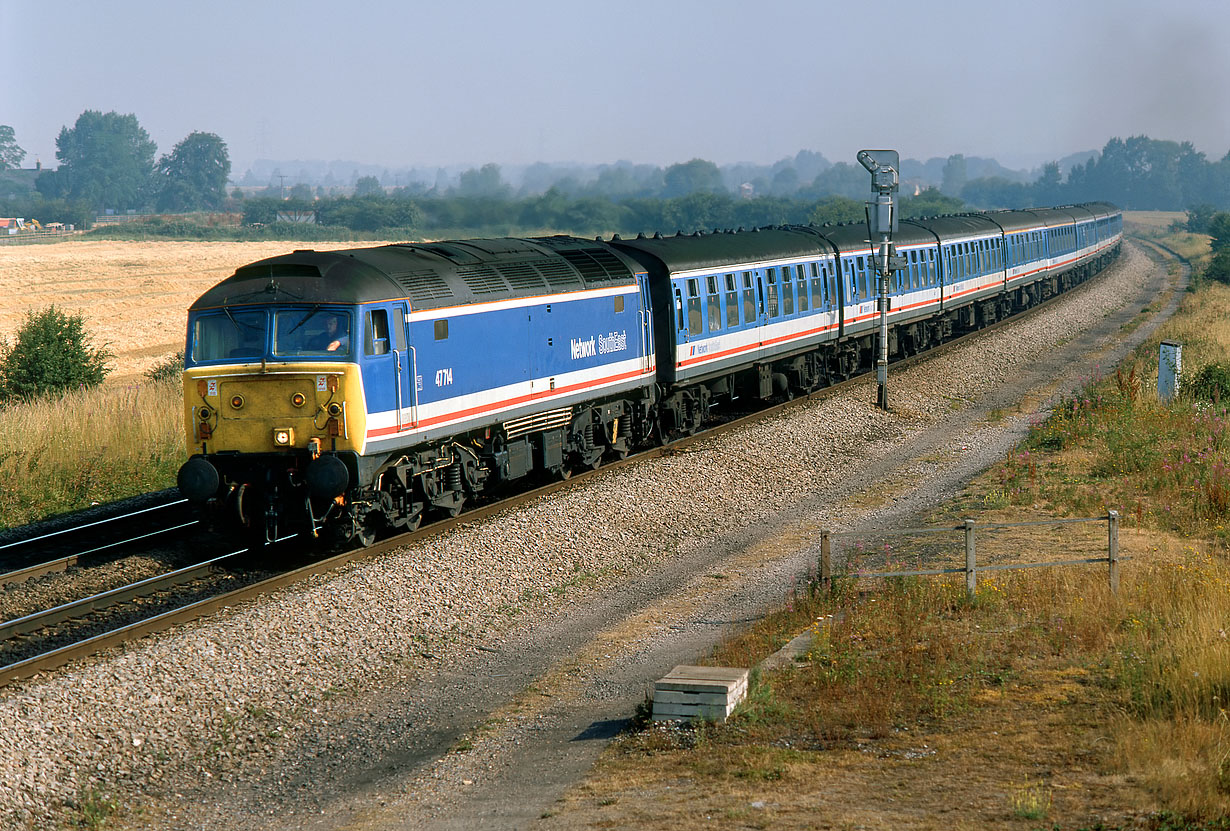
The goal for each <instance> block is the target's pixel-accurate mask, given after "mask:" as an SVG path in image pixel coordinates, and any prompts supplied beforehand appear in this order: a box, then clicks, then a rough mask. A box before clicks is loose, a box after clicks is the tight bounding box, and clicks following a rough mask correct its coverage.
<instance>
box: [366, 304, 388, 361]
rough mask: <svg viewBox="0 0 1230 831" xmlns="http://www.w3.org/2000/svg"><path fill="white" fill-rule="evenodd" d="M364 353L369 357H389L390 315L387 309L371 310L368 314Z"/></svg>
mask: <svg viewBox="0 0 1230 831" xmlns="http://www.w3.org/2000/svg"><path fill="white" fill-rule="evenodd" d="M365 328H366V337H365V339H364V340H365V349H364V351H365V352H366V353H367V354H368V355H387V354H388V352H389V313H388V311H386V310H385V309H371V310H370V311H368V313H367V326H366V327H365Z"/></svg>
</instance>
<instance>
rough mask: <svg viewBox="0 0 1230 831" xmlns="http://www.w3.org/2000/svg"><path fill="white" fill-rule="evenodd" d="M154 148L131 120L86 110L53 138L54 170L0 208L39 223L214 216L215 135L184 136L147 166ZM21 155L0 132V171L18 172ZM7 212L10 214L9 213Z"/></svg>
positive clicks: (219, 192) (221, 150)
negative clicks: (17, 205)
mask: <svg viewBox="0 0 1230 831" xmlns="http://www.w3.org/2000/svg"><path fill="white" fill-rule="evenodd" d="M157 152H158V148H157V145H156V144H155V143H154V142H153V140H152V139H150V137H149V133H147V132H146V131H145V128H143V127H142V126H141V125H140V124H139V123H138V121H137V117H136V116H135V115H131V114H130V115H121V114H119V113H116V112H109V113H102V112H98V111H97V110H86V111H85V112H83V113H82V114H81V115H80V116H78V118H77V121H76V123H74V124H73V126H72V127H67V126H65V127H63V128H62V129H61V130H60V133H59V135H58V136H57V137H56V159H57V161H59V166H58V167H56V168H54V169H50V168H49V169H46V170H42V171H41V172H40V173H39V174H38V178H37V179H36V180H35V188H36V193H34V194H26V195H24V196H22V195H18V196H17V197H16V198H9V199H7V200H4V201H3V202H0V208H2V207H5V203H6V202H7V203H10V204H11V203H14V202H21V203H23V204H22V205H21V206H23V207H26V208H27V210H25V211H22V212H21V214H22V215H25V216H33V217H34V218H36V219H40V220H41V219H42V217H41V216H39V214H42V215H43V216H46V217H47V218H48V219H54V220H58V221H74V220H76V222H77V223H78V224H81V225H83V226H84V225H88V224H89V219H90V218H91V217H92V216H93V215H96V214H100V213H103V212H104V211H106V210H114V211H118V212H121V213H122V212H125V211H128V210H157V211H165V212H172V213H180V212H185V211H202V210H219V209H221V208H222V207H223V205H224V203H225V202H226V199H227V193H226V184H227V180H228V179H230V175H231V161H230V155H229V152H228V150H227V146H226V142H224V141H223V140H222V139H221V138H220V137H219V136H218V135H216V134H214V133H207V132H200V131H197V132H192V133H190V134H188V136H186V137H185V138H184V139H183V140H182V141H180V142H179V143H178V144H176V145H175V146H174V147H173V148H172V149H171V152H169V153H166V154H164V155H162V156H161V157H159V158H157V160H155V155H156V154H157ZM25 156H26V153H25V151H24V150H22V149H21V147H20V146H19V145H18V144H17V142H16V139H15V136H14V134H13V130H12V128H11V127H8V126H6V125H0V171H2V170H5V169H10V168H15V167H17V166H18V165H20V163H21V160H22V159H24V158H25ZM10 212H12V211H10Z"/></svg>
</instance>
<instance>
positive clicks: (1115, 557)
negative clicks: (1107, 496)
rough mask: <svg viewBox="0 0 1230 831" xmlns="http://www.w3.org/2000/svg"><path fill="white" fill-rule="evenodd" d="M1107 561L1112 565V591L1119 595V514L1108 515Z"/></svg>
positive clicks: (1111, 513) (1114, 512)
mask: <svg viewBox="0 0 1230 831" xmlns="http://www.w3.org/2000/svg"><path fill="white" fill-rule="evenodd" d="M1106 560H1107V562H1108V563H1109V564H1110V590H1111V591H1112V592H1114V593H1115V594H1118V593H1119V512H1118V511H1109V512H1107V514H1106Z"/></svg>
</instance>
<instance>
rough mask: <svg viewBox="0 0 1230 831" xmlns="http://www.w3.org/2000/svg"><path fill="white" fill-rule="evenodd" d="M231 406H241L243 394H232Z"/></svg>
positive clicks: (237, 407) (236, 407)
mask: <svg viewBox="0 0 1230 831" xmlns="http://www.w3.org/2000/svg"><path fill="white" fill-rule="evenodd" d="M231 406H232V407H234V408H235V409H236V410H238V409H239V408H241V407H242V406H243V396H242V395H232V396H231Z"/></svg>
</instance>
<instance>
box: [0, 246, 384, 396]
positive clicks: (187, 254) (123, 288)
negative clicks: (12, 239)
mask: <svg viewBox="0 0 1230 831" xmlns="http://www.w3.org/2000/svg"><path fill="white" fill-rule="evenodd" d="M361 244H362V245H371V244H373V243H369V242H365V243H361ZM353 245H355V244H350V245H348V244H347V243H295V242H293V241H274V242H263V241H262V242H169V241H145V242H125V241H114V240H98V241H86V240H68V241H64V242H60V243H55V244H49V245H24V246H5V247H3V248H0V292H3V295H2V296H3V297H4V298H5V302H4V303H3V304H0V338H4V339H7V341H8V342H9V343H12V342H13V339H14V336H15V333H16V331H17V329H18V327H19V326H20V325H21V322H22V321H23V320H24V319H25V316H26V313H27V312H28V311H31V310H39V309H42V308H45V307H46V306H49V305H52V304H55V305H56V306H58V307H60V308H61V309H63V310H65V311H68V312H71V313H79V314H81V315H83V316H84V317H85V321H86V328H87V330H88V331H89V333H90V336H91V337H92V338H93V343H94V345H95V346H101V345H106V346H107V348H108V349H109V350H110V351H111V353H112V354H113V355H114V358H113V359H112V369H111V374H110V375H109V376H108V378H107V383H108V384H126V383H131V382H132V381H134V380H139V379H140V378H141V376H142V373H144V372H145V371H146V370H148V369H149V368H150V367H152V366H154V365H155V364H157V363H158V362H159V361H160V360H162V359H163V358H165V357H166V356H167V355H171V354H174V353H175V352H177V351H179V350H180V349H182V348H183V344H184V332H185V325H186V321H187V309H188V306H189V305H190V304H191V303H192V301H194V300H196V298H197V297H199V296H200V295H201V294H202V293H203V292H204V291H205V290H206V289H207V288H209V287H210V286H212V285H213V284H214V283H217V282H218V281H219V280H222V279H223V278H225V277H227V276H229V275H230V274H232V273H233V272H234V271H235V269H236V268H237V267H238V266H241V265H244V264H245V263H249V262H252V261H253V260H258V259H261V258H263V257H269V256H273V255H276V254H283V253H287V252H289V251H292V250H294V249H295V248H306V247H319V248H322V249H325V248H330V249H332V248H346V247H352V246H353Z"/></svg>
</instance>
